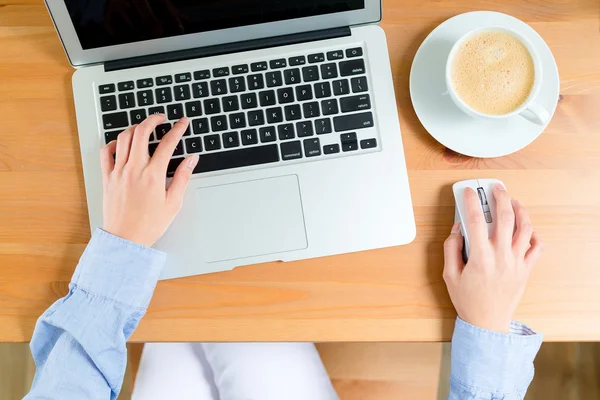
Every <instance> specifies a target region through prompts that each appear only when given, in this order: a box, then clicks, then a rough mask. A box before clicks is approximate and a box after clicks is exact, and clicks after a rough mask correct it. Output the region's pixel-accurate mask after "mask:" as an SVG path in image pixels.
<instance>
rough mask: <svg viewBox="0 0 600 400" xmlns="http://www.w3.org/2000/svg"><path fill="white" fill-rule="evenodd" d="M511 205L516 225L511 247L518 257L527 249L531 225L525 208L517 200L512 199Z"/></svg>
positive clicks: (531, 232) (531, 231)
mask: <svg viewBox="0 0 600 400" xmlns="http://www.w3.org/2000/svg"><path fill="white" fill-rule="evenodd" d="M512 207H513V209H514V211H515V219H516V226H517V230H516V232H515V235H514V237H513V248H514V249H515V250H516V251H517V254H518V255H519V257H523V256H525V253H526V252H527V250H528V249H529V243H530V242H531V238H532V235H533V226H532V225H531V219H530V218H529V213H527V210H525V207H523V206H522V205H521V203H519V202H518V201H517V200H513V201H512Z"/></svg>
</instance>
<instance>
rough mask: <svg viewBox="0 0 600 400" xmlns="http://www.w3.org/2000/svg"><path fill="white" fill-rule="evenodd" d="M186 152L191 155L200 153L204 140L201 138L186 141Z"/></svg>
mask: <svg viewBox="0 0 600 400" xmlns="http://www.w3.org/2000/svg"><path fill="white" fill-rule="evenodd" d="M185 151H187V152H188V153H189V154H192V153H200V152H201V151H202V139H200V138H199V137H193V138H189V139H185Z"/></svg>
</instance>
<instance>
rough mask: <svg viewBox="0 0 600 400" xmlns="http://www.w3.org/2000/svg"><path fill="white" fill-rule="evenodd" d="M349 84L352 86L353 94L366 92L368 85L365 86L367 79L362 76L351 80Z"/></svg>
mask: <svg viewBox="0 0 600 400" xmlns="http://www.w3.org/2000/svg"><path fill="white" fill-rule="evenodd" d="M350 84H351V85H352V92H354V93H360V92H366V91H367V90H369V85H368V84H367V78H366V77H364V76H359V77H357V78H352V79H351V80H350Z"/></svg>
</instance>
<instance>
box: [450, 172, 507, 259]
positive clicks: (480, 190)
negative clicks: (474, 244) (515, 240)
mask: <svg viewBox="0 0 600 400" xmlns="http://www.w3.org/2000/svg"><path fill="white" fill-rule="evenodd" d="M497 184H501V185H502V186H504V183H503V182H502V181H499V180H498V179H470V180H466V181H460V182H456V183H455V184H454V185H452V191H453V192H454V202H455V204H456V211H455V214H454V222H460V229H461V232H462V235H463V237H464V239H465V245H464V246H463V258H464V260H465V262H467V260H468V259H469V248H470V246H469V235H468V233H467V230H466V229H465V227H466V226H467V222H468V221H467V213H466V211H465V203H464V200H463V199H464V197H463V193H464V190H465V189H466V188H467V187H470V188H471V189H473V190H474V191H475V193H477V194H478V195H479V202H480V204H481V212H482V213H483V215H484V217H485V222H486V225H487V231H488V238H489V237H491V236H492V235H493V234H494V232H495V230H496V199H495V198H494V194H493V193H492V189H493V188H494V186H496V185H497ZM504 188H505V189H506V186H504Z"/></svg>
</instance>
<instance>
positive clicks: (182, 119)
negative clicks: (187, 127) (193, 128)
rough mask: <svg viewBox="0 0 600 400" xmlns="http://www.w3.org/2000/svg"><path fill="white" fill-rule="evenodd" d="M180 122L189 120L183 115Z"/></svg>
mask: <svg viewBox="0 0 600 400" xmlns="http://www.w3.org/2000/svg"><path fill="white" fill-rule="evenodd" d="M179 122H183V123H184V124H185V123H187V122H188V118H187V117H182V118H181V119H180V120H179Z"/></svg>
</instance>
